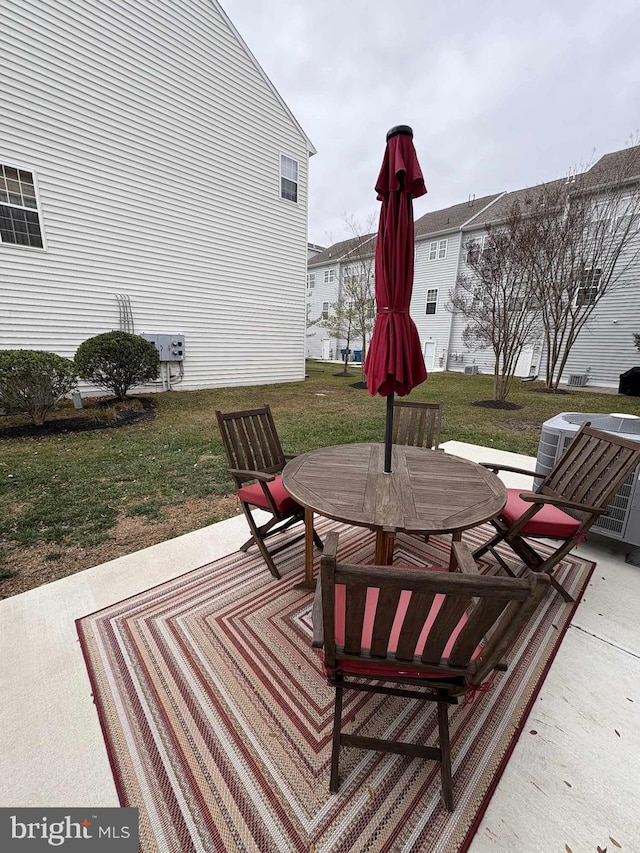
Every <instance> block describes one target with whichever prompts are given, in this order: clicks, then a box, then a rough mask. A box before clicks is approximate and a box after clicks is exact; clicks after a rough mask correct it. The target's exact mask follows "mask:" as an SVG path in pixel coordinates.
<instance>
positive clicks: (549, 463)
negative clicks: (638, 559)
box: [534, 412, 640, 546]
mask: <svg viewBox="0 0 640 853" xmlns="http://www.w3.org/2000/svg"><path fill="white" fill-rule="evenodd" d="M585 421H589V422H590V423H591V426H592V427H593V428H594V429H600V430H602V431H603V432H610V433H614V434H615V435H619V436H621V437H622V438H628V439H631V440H632V441H638V442H640V418H638V417H635V416H634V415H618V414H612V415H601V414H585V413H582V412H561V414H559V415H556V416H555V417H554V418H550V419H549V420H548V421H545V422H544V423H543V424H542V432H541V434H540V443H539V444H538V456H537V459H536V473H537V474H540V475H541V477H540V478H536V479H535V481H534V488H535V489H537V488H538V487H539V486H540V484H541V482H542V477H545V476H546V475H547V474H548V473H549V471H551V469H552V468H553V467H554V465H555V464H556V462H557V461H558V459H559V458H560V457H561V456H562V454H563V453H564V451H565V450H566V448H567V447H568V446H569V444H570V443H571V441H572V439H573V437H574V436H575V434H576V433H577V432H578V430H579V429H580V427H581V426H582V424H583V423H584V422H585ZM591 530H592V531H593V532H594V533H598V534H600V536H609V537H611V538H612V539H618V540H620V541H621V542H626V543H627V544H629V545H636V546H640V465H639V466H638V467H637V468H636V469H635V470H634V471H632V472H631V474H629V476H628V477H627V479H626V480H625V481H624V483H623V484H622V485H621V486H620V488H619V489H618V491H617V492H616V494H615V495H614V496H613V498H612V499H611V502H610V503H609V506H608V507H607V514H606V515H601V516H600V517H599V518H598V520H597V521H596V522H595V524H593V525H592V527H591Z"/></svg>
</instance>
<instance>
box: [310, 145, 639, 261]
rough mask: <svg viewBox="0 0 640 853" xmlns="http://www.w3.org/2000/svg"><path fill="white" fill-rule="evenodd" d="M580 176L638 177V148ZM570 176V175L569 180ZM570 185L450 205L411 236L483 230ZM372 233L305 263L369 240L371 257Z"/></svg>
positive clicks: (597, 179)
mask: <svg viewBox="0 0 640 853" xmlns="http://www.w3.org/2000/svg"><path fill="white" fill-rule="evenodd" d="M574 174H575V177H576V178H577V177H580V178H581V182H582V186H583V187H588V186H591V187H595V186H600V185H602V184H606V183H607V182H608V181H611V180H614V179H618V178H620V177H621V176H622V177H626V178H631V177H634V178H635V177H640V145H635V146H633V147H629V148H623V149H621V150H620V151H612V152H611V153H610V154H605V155H604V156H603V157H601V158H600V159H599V160H598V161H596V163H594V164H593V166H591V168H589V169H587V170H586V171H585V172H579V173H574ZM573 177H574V175H571V178H573ZM567 183H570V178H568V177H566V178H559V179H558V180H555V181H548V182H547V183H545V184H537V185H535V186H533V187H525V188H524V189H520V190H513V191H512V192H499V193H494V194H493V195H485V196H482V198H474V199H470V200H469V201H465V202H462V203H461V204H454V205H452V206H451V207H445V208H443V209H442V210H433V211H431V212H430V213H425V215H424V216H421V217H420V219H416V221H415V237H416V239H421V238H424V237H428V236H429V235H430V234H438V233H442V232H446V231H455V230H458V229H459V228H461V227H462V226H463V225H465V224H467V223H468V225H469V228H474V227H484V226H486V225H488V224H489V223H495V222H501V221H504V220H505V218H506V216H507V214H508V212H509V209H510V208H511V205H512V204H514V203H515V202H520V204H522V205H526V204H528V203H531V201H534V200H535V197H536V195H538V194H539V193H541V192H542V191H543V190H544V189H549V188H555V187H557V186H560V185H562V184H567ZM376 236H377V235H376V234H365V235H364V236H363V237H360V238H354V237H351V238H350V239H349V240H342V241H341V242H339V243H334V244H333V246H329V247H328V248H326V249H324V250H323V251H322V252H319V253H318V254H317V255H315V256H314V257H313V258H311V260H310V261H309V263H308V266H309V267H320V266H327V265H328V264H331V263H338V261H343V260H348V258H349V255H350V254H351V253H352V252H354V250H355V249H357V248H358V247H359V246H361V245H362V244H363V243H367V242H368V241H371V244H370V246H367V251H366V254H367V255H369V254H373V252H374V251H375V246H376V241H375V238H376Z"/></svg>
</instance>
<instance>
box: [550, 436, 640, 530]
mask: <svg viewBox="0 0 640 853" xmlns="http://www.w3.org/2000/svg"><path fill="white" fill-rule="evenodd" d="M639 463H640V442H636V441H630V440H628V439H624V438H621V437H620V436H617V435H615V434H613V433H608V432H602V431H600V430H595V429H592V428H591V427H590V426H589V425H588V424H583V425H582V427H581V428H580V430H579V432H578V433H577V434H576V436H575V438H574V439H573V441H572V442H571V444H570V445H569V446H568V447H567V449H566V450H565V452H564V453H563V455H562V456H561V457H560V459H559V460H558V462H557V464H556V466H555V467H554V468H553V470H552V471H550V472H549V474H548V475H547V477H546V478H545V479H544V480H543V482H542V483H541V485H540V488H539V489H538V491H539V493H541V494H543V495H544V494H548V495H555V496H558V497H563V498H565V499H566V500H570V501H574V502H575V503H581V504H584V505H585V507H591V508H594V509H601V508H603V507H605V506H606V505H607V504H608V503H609V501H610V500H611V498H612V497H613V495H614V494H615V493H616V491H617V490H618V488H619V486H620V485H621V484H622V482H623V481H624V480H625V478H626V477H627V476H628V474H629V471H631V470H632V468H634V467H635V466H636V465H638V464H639ZM591 520H593V518H592V519H591Z"/></svg>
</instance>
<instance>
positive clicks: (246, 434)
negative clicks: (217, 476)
mask: <svg viewBox="0 0 640 853" xmlns="http://www.w3.org/2000/svg"><path fill="white" fill-rule="evenodd" d="M216 418H217V419H218V426H219V427H220V435H221V436H222V443H223V445H224V449H225V451H226V454H227V459H228V461H229V465H230V466H231V467H230V468H229V474H230V475H231V477H232V478H233V480H234V482H235V484H236V488H237V490H238V499H239V501H240V505H241V506H242V509H243V511H244V514H245V516H246V518H247V522H248V524H249V528H250V530H251V534H252V535H251V538H250V539H248V540H247V541H246V542H245V543H244V544H243V545H242V546H241V547H240V550H241V551H247V550H248V549H249V548H250V547H251V546H252V545H253V544H255V545H257V546H258V548H259V550H260V553H261V554H262V556H263V557H264V560H265V562H266V564H267V566H268V567H269V571H270V572H271V574H272V575H273V576H274V577H275V578H280V572H279V571H278V569H277V567H276V565H275V563H274V562H273V555H274V554H277V553H278V552H279V551H282V550H283V548H288V547H289V546H290V545H292V544H293V543H294V542H297V541H299V539H302V538H303V537H304V533H302V534H300V536H299V537H297V538H296V539H294V540H293V541H291V540H290V541H288V542H286V543H284V544H282V545H279V546H278V547H276V548H272V549H271V550H269V549H268V548H267V546H266V544H265V540H266V539H267V538H268V537H270V536H272V535H274V534H276V533H282V532H283V531H284V530H286V529H287V528H288V527H290V526H291V525H292V524H295V523H296V522H298V521H303V520H304V508H303V507H301V506H300V504H298V503H296V501H294V500H293V498H292V497H291V496H290V495H289V494H288V493H287V491H286V490H285V488H284V486H283V485H282V477H281V476H280V474H281V472H282V469H283V468H284V466H285V464H286V462H287V461H288V460H289V459H293V458H294V457H293V456H291V455H287V454H285V453H283V451H282V446H281V445H280V439H279V438H278V433H277V431H276V427H275V424H274V422H273V416H272V414H271V409H270V408H269V406H264V407H263V408H261V409H250V410H247V411H243V412H228V413H227V414H223V413H222V412H220V411H218V410H216ZM252 507H257V508H259V509H261V510H263V511H265V512H269V513H271V515H272V518H270V519H269V520H268V521H267V522H266V523H265V524H262V525H258V524H257V523H256V521H255V519H254V517H253V513H252V510H251V508H252ZM313 538H314V541H315V543H316V545H317V546H318V547H319V548H322V540H321V539H320V537H319V536H318V534H317V533H316V532H315V531H314V533H313Z"/></svg>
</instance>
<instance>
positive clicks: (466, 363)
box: [307, 148, 640, 387]
mask: <svg viewBox="0 0 640 853" xmlns="http://www.w3.org/2000/svg"><path fill="white" fill-rule="evenodd" d="M638 150H639V152H640V148H639V149H638ZM620 154H621V152H613V153H611V154H607V155H605V156H604V157H602V158H601V159H600V160H599V161H598V162H597V163H596V164H594V166H592V167H591V169H590V170H589V171H588V173H587V174H588V176H589V179H590V182H591V184H592V185H594V186H595V185H598V184H600V183H604V178H605V177H606V175H607V174H608V173H609V172H610V171H611V168H612V164H613V165H615V158H616V157H617V156H620ZM639 162H640V157H639ZM564 180H565V179H563V183H564ZM532 191H533V192H534V191H535V188H533V190H531V189H524V190H518V191H515V192H510V193H506V192H502V193H497V194H495V195H489V196H485V197H483V198H480V199H469V201H467V202H463V203H462V204H457V205H453V206H452V207H449V208H445V209H443V210H437V211H433V212H431V213H427V214H425V215H424V216H422V217H421V218H420V219H418V220H416V222H415V246H416V250H415V251H416V258H415V276H414V287H413V295H412V299H411V309H410V310H411V316H412V317H413V319H414V321H415V323H416V327H417V329H418V333H419V335H420V340H421V342H422V346H423V352H424V356H425V363H426V366H427V369H428V370H431V371H433V370H435V371H438V370H453V371H456V370H457V371H465V370H467V371H475V370H477V371H478V372H480V373H492V372H493V366H494V361H493V357H492V352H491V350H477V349H476V350H470V349H468V348H467V347H466V346H465V344H464V343H463V338H462V333H463V331H464V328H465V325H466V321H465V319H464V318H463V317H462V316H461V315H460V314H456V313H455V312H454V313H452V312H451V311H449V310H447V307H446V306H447V303H448V301H449V297H450V294H451V293H452V291H453V290H454V288H455V286H456V281H457V278H458V275H459V274H460V273H461V272H464V269H465V266H466V255H467V251H466V249H465V244H466V243H467V242H468V240H469V239H471V238H473V239H475V240H478V241H482V239H483V237H485V236H486V234H487V226H488V225H495V224H498V223H499V222H501V221H503V220H504V217H505V215H506V212H507V210H508V209H509V207H510V205H511V204H512V202H513V201H514V200H515V199H516V198H518V197H520V198H521V199H524V198H525V197H526V196H528V195H530V194H531V192H532ZM635 239H638V240H640V231H639V232H638V234H637V237H636V238H635ZM341 245H342V244H336V246H338V247H339V246H341ZM335 249H336V247H329V249H327V250H326V253H332V254H334V255H335V254H336V252H335ZM318 257H319V256H318ZM313 260H314V261H316V260H317V258H314V259H313ZM327 260H329V258H327ZM309 270H311V266H310V267H309ZM319 272H320V270H318V269H316V276H317V275H318V273H319ZM322 274H323V275H324V270H323V271H322ZM334 292H335V291H334ZM322 299H323V300H324V301H325V303H326V302H327V301H328V302H331V301H334V300H335V297H334V298H333V299H332V297H331V294H330V293H329V292H328V290H326V289H325V290H324V292H323V294H322ZM312 316H315V315H312ZM634 332H640V259H638V261H637V263H635V264H634V266H633V268H630V269H629V270H627V271H626V272H625V274H624V277H623V278H621V280H620V282H619V283H618V284H617V285H616V287H615V288H613V289H612V290H611V292H608V293H606V294H605V295H604V296H603V297H602V299H601V300H600V302H599V303H598V305H597V307H596V309H595V311H594V313H593V315H592V317H591V319H590V321H589V324H588V327H587V328H585V329H584V331H583V332H582V334H581V335H580V336H579V338H578V341H577V343H576V344H575V345H574V347H573V349H572V351H571V355H570V357H569V360H568V362H567V365H566V368H565V371H564V373H563V376H562V381H563V382H566V381H569V378H570V377H572V376H576V377H578V376H587V377H588V384H590V385H593V386H603V387H612V386H614V387H617V385H618V381H619V376H620V374H621V373H623V372H624V371H626V370H628V369H629V368H630V367H632V366H634V365H637V364H640V354H639V353H638V352H637V350H636V349H635V347H634V343H633V333H634ZM309 340H310V339H309V336H308V337H307V341H309ZM325 346H326V344H325ZM307 350H308V352H311V347H310V346H309V344H308V346H307ZM317 353H318V346H317V345H316V346H315V347H314V349H313V352H312V354H313V356H314V357H327V356H326V355H325V354H324V353H321V354H317ZM544 366H545V354H544V351H543V346H542V341H538V342H536V343H534V344H532V345H531V346H529V347H527V348H525V350H524V351H523V353H522V356H521V358H520V360H519V362H518V365H517V369H516V374H517V375H518V376H521V377H526V376H529V375H535V374H539V375H543V371H544Z"/></svg>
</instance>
